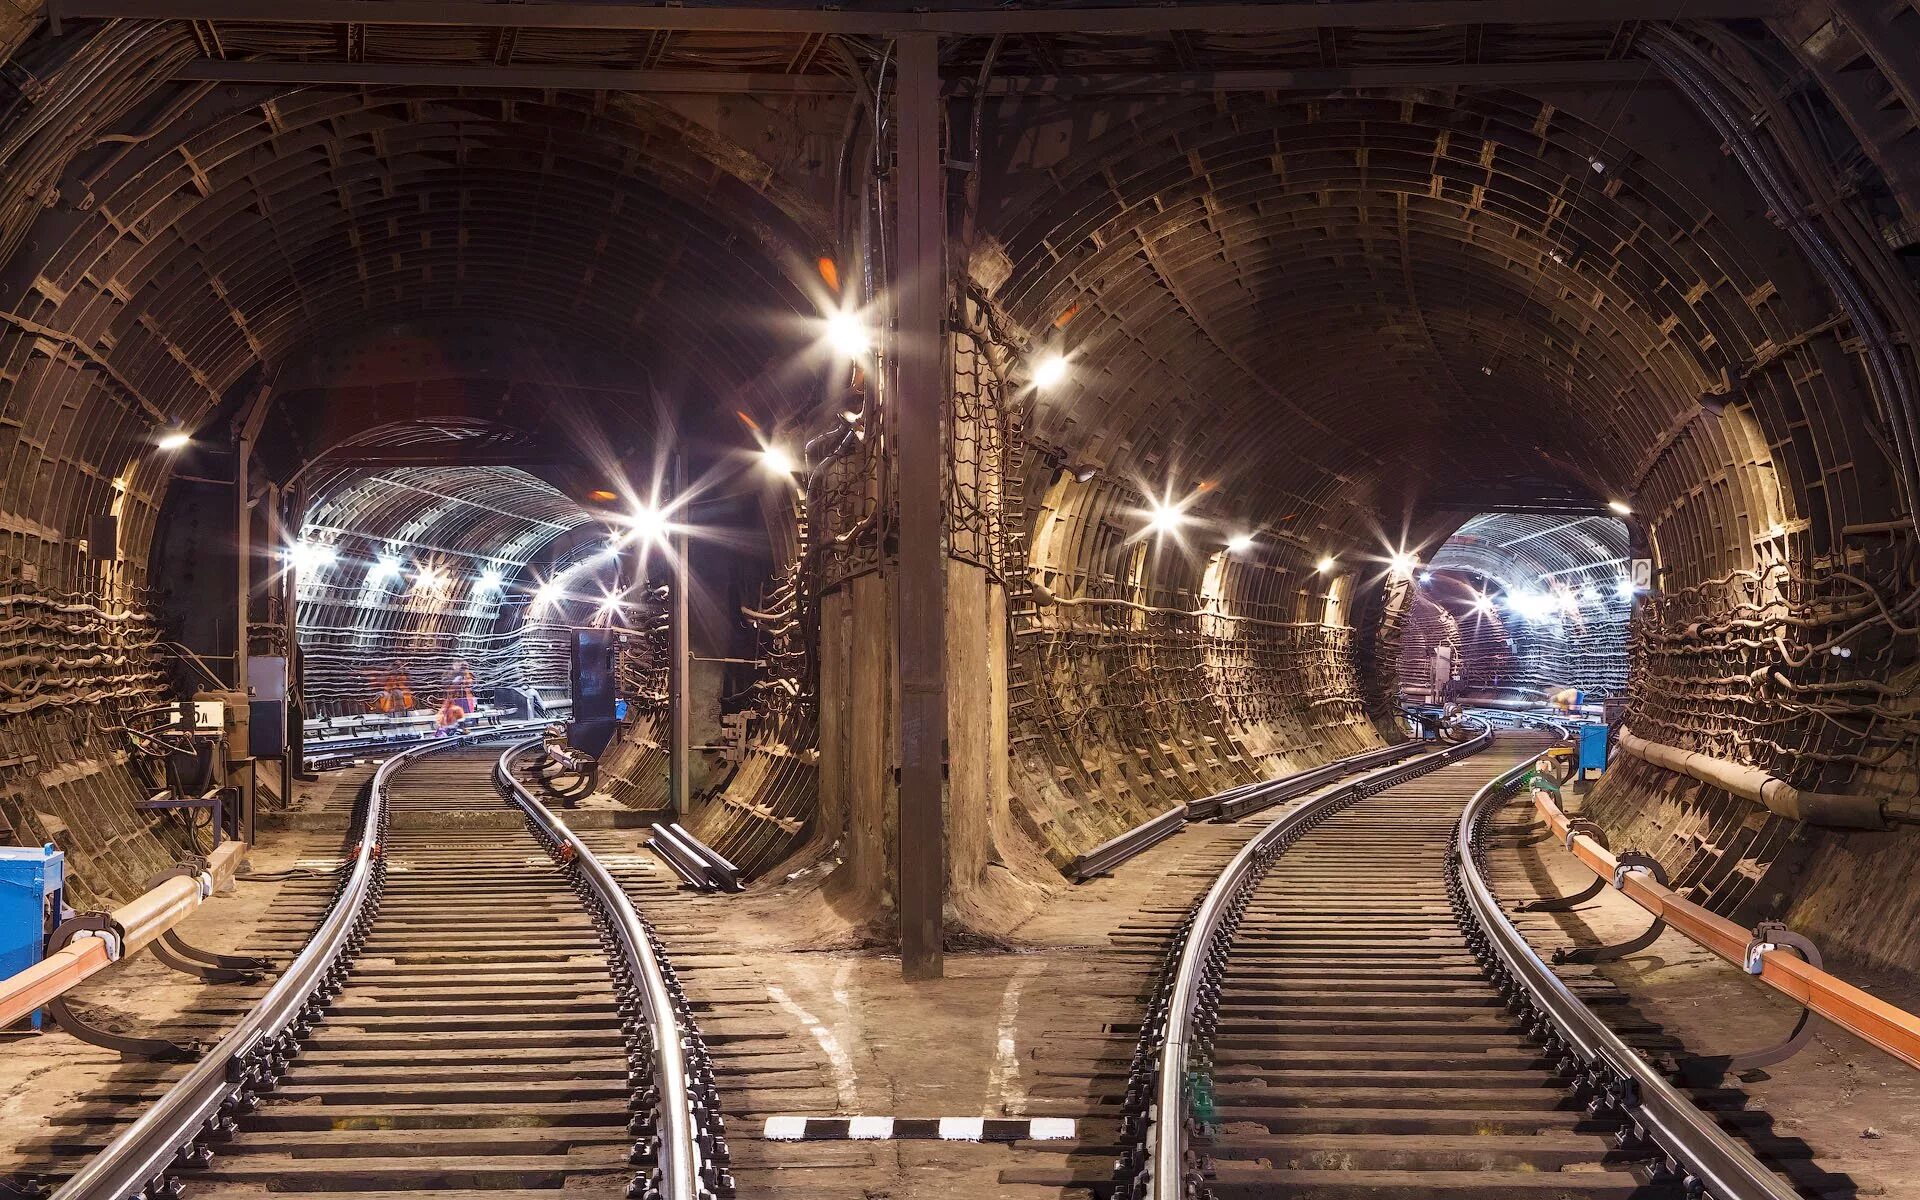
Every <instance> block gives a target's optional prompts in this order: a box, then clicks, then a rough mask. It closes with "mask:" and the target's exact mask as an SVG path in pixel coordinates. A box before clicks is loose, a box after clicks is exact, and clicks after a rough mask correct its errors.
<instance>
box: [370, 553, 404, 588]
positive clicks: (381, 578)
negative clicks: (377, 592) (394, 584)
mask: <svg viewBox="0 0 1920 1200" xmlns="http://www.w3.org/2000/svg"><path fill="white" fill-rule="evenodd" d="M399 574H400V560H399V559H397V558H395V557H393V556H392V555H390V554H382V555H381V556H380V561H378V562H376V563H374V564H373V565H372V566H371V567H368V568H367V586H368V587H370V588H371V587H379V586H380V585H381V584H383V583H385V582H386V581H387V580H389V579H393V578H395V577H396V576H398V575H399Z"/></svg>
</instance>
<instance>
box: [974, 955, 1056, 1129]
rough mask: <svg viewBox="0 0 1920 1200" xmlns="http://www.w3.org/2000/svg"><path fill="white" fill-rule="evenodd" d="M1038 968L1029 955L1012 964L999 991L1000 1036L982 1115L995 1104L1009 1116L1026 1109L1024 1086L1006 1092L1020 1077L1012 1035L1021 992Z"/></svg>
mask: <svg viewBox="0 0 1920 1200" xmlns="http://www.w3.org/2000/svg"><path fill="white" fill-rule="evenodd" d="M1041 967H1042V964H1041V962H1040V961H1039V960H1038V959H1031V958H1030V959H1028V960H1026V961H1025V962H1023V963H1021V964H1020V965H1019V966H1018V967H1015V968H1014V971H1013V974H1012V976H1010V977H1009V978H1008V979H1007V987H1006V991H1005V992H1003V993H1002V994H1001V997H1000V1027H999V1038H998V1041H996V1043H995V1044H994V1054H993V1068H992V1070H990V1071H988V1072H987V1103H986V1107H985V1108H984V1109H983V1110H982V1112H981V1115H982V1116H988V1117H991V1116H994V1115H995V1106H996V1105H997V1106H998V1109H999V1112H1000V1113H1005V1114H1007V1115H1009V1116H1019V1115H1020V1114H1021V1113H1023V1112H1025V1111H1026V1109H1027V1095H1026V1091H1025V1089H1022V1090H1021V1091H1020V1092H1019V1094H1017V1095H1013V1096H1009V1095H1008V1094H1007V1092H1008V1089H1009V1088H1011V1087H1012V1086H1013V1085H1014V1084H1015V1083H1016V1082H1017V1081H1018V1080H1019V1078H1020V1048H1019V1045H1018V1044H1017V1042H1016V1040H1015V1037H1014V1033H1015V1030H1014V1024H1015V1022H1016V1021H1018V1020H1019V1018H1020V993H1021V992H1022V991H1024V990H1025V988H1026V986H1027V980H1029V979H1031V978H1033V977H1034V976H1035V975H1037V974H1039V973H1040V970H1041Z"/></svg>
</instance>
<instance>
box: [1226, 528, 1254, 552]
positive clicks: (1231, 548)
mask: <svg viewBox="0 0 1920 1200" xmlns="http://www.w3.org/2000/svg"><path fill="white" fill-rule="evenodd" d="M1251 549H1253V535H1252V534H1250V533H1236V534H1234V535H1233V537H1231V538H1229V539H1228V540H1227V553H1228V554H1239V553H1241V552H1242V551H1246V550H1251Z"/></svg>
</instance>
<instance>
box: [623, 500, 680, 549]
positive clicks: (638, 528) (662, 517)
mask: <svg viewBox="0 0 1920 1200" xmlns="http://www.w3.org/2000/svg"><path fill="white" fill-rule="evenodd" d="M627 524H628V526H629V527H630V528H631V529H632V530H633V536H634V538H635V539H637V540H638V541H639V542H640V543H641V544H642V545H646V546H654V545H658V544H659V543H660V542H662V541H665V540H666V536H667V534H668V533H670V532H672V530H673V526H672V525H671V524H670V523H669V522H668V521H667V514H666V513H663V512H661V511H660V510H659V509H657V508H655V507H654V506H653V505H651V504H643V505H641V506H640V507H639V508H636V509H634V510H633V514H632V515H631V516H629V517H628V518H627ZM609 549H612V547H609Z"/></svg>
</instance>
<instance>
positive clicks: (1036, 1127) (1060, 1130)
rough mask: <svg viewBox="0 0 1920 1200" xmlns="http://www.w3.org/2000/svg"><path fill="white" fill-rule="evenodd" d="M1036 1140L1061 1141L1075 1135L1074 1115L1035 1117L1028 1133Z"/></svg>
mask: <svg viewBox="0 0 1920 1200" xmlns="http://www.w3.org/2000/svg"><path fill="white" fill-rule="evenodd" d="M1028 1136H1029V1137H1031V1138H1032V1139H1033V1140H1034V1141H1036V1142H1059V1141H1065V1140H1066V1139H1068V1138H1070V1137H1072V1136H1073V1118H1072V1117H1035V1118H1033V1127H1032V1130H1031V1131H1030V1132H1029V1133H1028Z"/></svg>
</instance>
